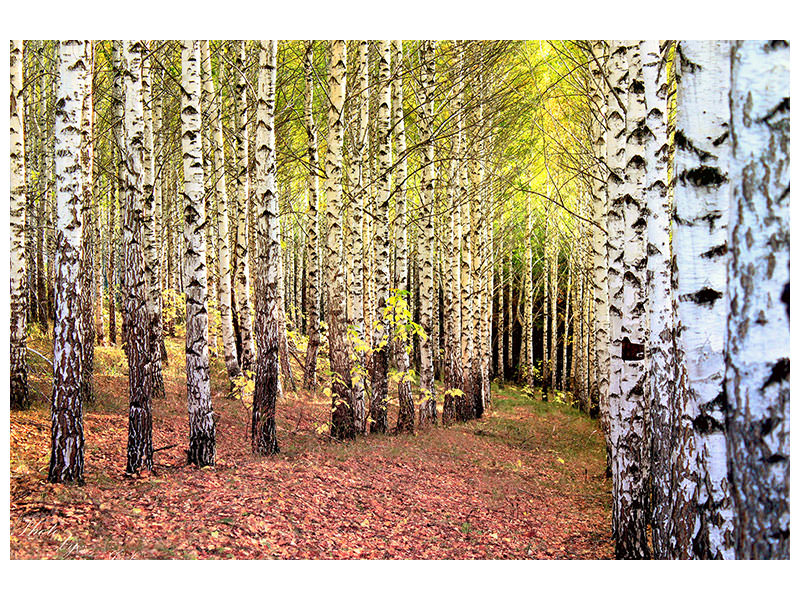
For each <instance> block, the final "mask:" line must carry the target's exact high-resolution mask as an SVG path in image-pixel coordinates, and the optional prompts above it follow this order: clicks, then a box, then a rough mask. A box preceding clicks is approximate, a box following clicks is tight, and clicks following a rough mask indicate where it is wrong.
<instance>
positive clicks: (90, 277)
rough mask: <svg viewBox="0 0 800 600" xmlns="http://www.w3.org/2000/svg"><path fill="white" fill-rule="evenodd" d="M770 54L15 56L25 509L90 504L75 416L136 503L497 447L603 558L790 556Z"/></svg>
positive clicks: (782, 163)
mask: <svg viewBox="0 0 800 600" xmlns="http://www.w3.org/2000/svg"><path fill="white" fill-rule="evenodd" d="M789 54H790V46H789V42H788V41H782V40H771V41H763V40H762V41H758V40H755V41H753V40H750V41H736V40H585V41H581V40H563V41H476V40H436V41H434V40H399V39H398V40H374V41H371V40H351V41H348V40H332V41H325V40H288V41H287V40H256V41H252V40H228V41H216V40H181V41H175V40H125V41H121V40H62V41H53V40H31V41H19V40H12V41H11V43H10V100H11V102H10V170H9V172H10V207H9V217H10V253H9V263H10V312H9V318H10V321H9V325H10V357H9V358H10V398H9V404H10V406H11V408H12V409H13V412H12V417H13V419H18V420H19V419H25V418H27V417H26V416H25V415H35V414H36V413H37V410H38V409H39V408H40V405H42V406H44V407H48V408H49V409H50V415H51V425H50V427H51V430H50V448H49V450H50V463H49V468H48V471H47V476H46V477H47V480H48V481H49V482H52V483H68V482H81V481H83V480H84V479H87V480H89V479H91V478H92V477H96V473H95V472H93V471H91V469H92V468H93V466H91V463H90V461H91V460H93V459H94V458H93V457H95V456H96V454H93V452H95V450H96V448H97V446H95V445H93V444H94V438H92V437H91V436H93V435H97V433H96V431H97V430H98V428H97V427H95V421H94V420H91V421H87V422H88V423H89V426H87V430H86V432H84V423H83V419H84V413H87V414H89V415H92V419H94V418H95V416H96V415H95V412H101V413H103V414H104V415H105V414H106V413H108V414H109V419H108V420H107V421H102V422H103V423H104V425H103V427H106V425H105V423H108V424H107V428H108V429H107V431H108V432H109V435H110V434H111V433H113V434H114V436H116V437H114V439H115V440H121V439H123V438H125V439H126V440H127V441H126V449H125V451H124V452H125V461H124V462H125V474H126V476H127V477H131V478H139V477H141V476H144V477H149V475H148V474H147V472H148V471H151V472H157V471H159V470H161V469H163V466H164V465H170V466H169V468H170V469H171V468H173V466H174V465H173V464H172V463H174V462H175V461H176V460H178V461H180V462H181V463H183V465H184V466H186V468H187V469H190V470H191V471H190V472H191V473H192V474H191V477H190V478H194V477H197V478H203V477H211V475H207V474H210V473H214V474H215V475H214V476H216V473H217V471H215V470H214V469H202V467H215V466H216V468H217V469H220V468H222V467H221V465H226V466H225V468H227V465H230V464H231V463H230V462H229V461H230V460H231V459H230V458H229V455H228V454H227V453H228V450H229V447H228V446H227V444H229V443H230V440H231V439H236V440H238V443H239V444H240V445H241V448H238V449H237V450H236V451H237V452H243V453H245V454H246V455H248V456H249V455H250V453H252V454H253V455H256V456H260V457H264V458H260V459H259V460H258V461H255V462H254V463H253V464H258V465H259V468H268V469H273V468H274V469H276V470H280V469H281V468H282V466H281V465H284V464H285V463H284V462H283V461H285V460H288V459H287V457H290V458H291V460H296V458H297V455H298V454H299V453H302V452H305V450H306V449H307V448H308V447H311V445H315V447H319V448H325V449H326V450H325V451H328V449H339V450H336V451H337V452H338V451H340V452H342V453H343V456H344V455H346V456H347V457H349V456H350V454H349V453H351V452H355V450H356V449H361V448H362V447H363V448H370V449H371V450H372V449H378V450H381V451H382V449H384V448H389V447H390V448H391V449H392V452H396V453H398V455H400V454H403V456H405V453H406V452H407V450H408V449H409V448H412V447H416V445H419V444H423V445H424V444H430V443H439V442H436V440H439V441H440V442H441V443H442V444H444V445H445V446H446V447H447V448H449V449H451V450H452V454H453V456H455V455H456V454H457V453H458V452H460V450H459V449H458V448H457V447H456V446H455V445H453V443H452V440H457V439H462V438H463V436H464V435H469V436H476V437H475V439H472V438H469V439H472V442H473V443H477V444H483V443H484V442H486V443H487V444H490V443H491V440H490V439H489V438H490V437H491V436H493V435H494V433H492V431H494V430H493V429H492V427H493V426H497V424H498V423H502V424H503V427H505V430H504V431H505V433H504V435H506V436H507V438H508V441H510V442H511V444H512V445H513V447H514V451H515V452H519V453H520V456H528V455H531V456H538V457H540V458H541V460H542V461H545V459H546V461H545V462H547V464H546V465H545V463H544V462H543V463H542V467H541V469H540V471H541V473H550V471H551V470H552V469H551V467H552V468H554V469H557V470H559V473H562V474H563V477H564V478H567V479H569V480H570V481H571V482H572V483H574V485H575V487H576V489H578V488H580V489H582V488H581V486H582V485H585V486H587V487H591V486H593V485H594V484H595V483H597V485H599V486H605V487H604V489H605V490H606V491H607V492H608V493H609V500H610V501H609V502H608V503H607V506H605V505H604V506H603V507H601V508H602V510H603V511H606V510H607V513H606V512H603V513H602V514H604V515H608V516H610V518H609V522H610V526H611V527H610V529H611V531H610V535H609V538H608V540H609V541H608V543H607V548H608V556H609V557H610V556H611V555H612V554H613V555H614V556H615V557H616V558H619V559H648V558H656V559H750V558H783V559H785V558H788V557H789V540H790V527H789V521H790V514H789V472H790V469H789V462H790V450H789V446H790V444H789V442H790V427H789V412H790V410H789V405H790V402H789V395H790V394H789V385H790V384H789V382H790V350H789V346H790V334H789V330H790V317H789V304H790V281H789V277H790V275H789V273H790V264H789V249H790V225H789V223H790V217H789V212H790V193H789V185H790V184H789V177H790V176H789V173H790V158H789V153H790V127H789V121H790V112H789V107H790V92H789V80H790V67H789ZM348 59H349V60H348ZM320 155H322V156H320ZM297 377H300V378H302V385H301V386H300V385H298V388H297V389H295V387H294V381H295V378H297ZM184 378H185V379H184ZM176 382H177V383H176ZM184 386H185V387H184ZM183 390H185V392H184V391H183ZM176 402H180V405H181V411H180V418H181V419H183V420H184V422H185V424H186V427H184V428H183V429H181V428H176V427H169V426H167V425H166V423H167V418H166V417H165V416H164V415H165V414H168V415H169V417H170V418H171V417H172V416H174V413H175V410H173V408H174V404H175V403H176ZM545 403H547V404H545ZM123 405H124V406H123ZM125 407H127V419H124V418H122V420H119V419H116V418H110V417H111V413H114V415H115V416H117V417H119V416H120V413H124V412H125ZM215 409H216V411H215ZM114 411H116V412H114ZM238 411H243V413H246V415H247V418H246V419H245V418H244V417H242V418H239V416H241V415H240V413H239V412H238ZM504 411H505V412H504ZM508 411H512V412H513V413H514V414H515V415H517V416H515V419H523V417H522V416H519V415H523V414H525V415H529V417H525V418H530V419H534V420H535V422H537V423H541V422H544V421H545V420H546V419H548V418H553V415H557V414H558V415H561V414H566V415H569V418H570V419H573V420H574V421H575V423H577V424H578V426H579V427H584V426H585V427H586V428H588V429H587V431H590V432H591V436H589V435H588V434H587V436H584V438H581V439H580V440H577V439H576V441H575V443H576V444H578V442H580V443H581V444H584V445H585V446H586V447H589V445H590V444H594V443H598V444H599V445H598V452H597V455H598V456H597V461H598V463H599V465H600V467H598V468H599V469H600V470H602V468H603V466H605V479H604V478H603V477H604V476H603V474H602V473H600V474H599V475H597V476H596V479H597V481H596V482H595V481H594V480H593V481H591V482H589V481H588V477H589V475H588V471H586V473H587V475H586V478H585V480H580V477H579V476H578V475H575V473H578V471H580V468H581V467H582V465H575V464H571V463H570V460H568V458H569V457H567V456H563V457H562V456H560V455H557V454H553V456H550V455H549V454H548V453H547V452H546V451H545V448H546V447H548V446H547V444H549V443H550V441H552V440H557V439H561V440H563V439H566V438H569V436H570V435H572V433H565V432H573V433H574V431H573V429H574V427H573V426H575V423H572V421H570V424H569V425H565V427H566V429H565V430H564V431H560V430H559V429H558V428H556V429H554V430H553V431H552V433H551V435H550V438H548V440H550V441H547V440H545V441H546V442H547V443H545V441H542V440H541V439H540V440H538V441H537V438H535V437H530V438H527V435H523V434H522V431H523V429H515V427H516V426H517V424H518V423H511V422H510V421H506V420H504V417H503V415H504V414H505V413H506V412H508ZM564 411H567V412H564ZM570 411H574V412H570ZM103 418H105V417H103ZM520 422H521V421H520ZM125 423H127V436H125V432H123V431H117V429H119V428H120V427H123V428H124V426H125ZM512 425H513V426H512ZM100 431H101V432H102V433H105V432H106V430H105V429H103V428H100ZM187 435H188V439H183V438H186V436H187ZM176 436H177V437H176ZM180 436H183V437H180ZM390 436H396V437H390ZM515 436H516V437H515ZM84 437H85V438H86V439H84ZM481 437H483V438H484V439H480V438H481ZM590 437H591V440H590V439H589V438H590ZM178 438H180V439H179V440H178V441H176V439H178ZM526 438H527V439H526ZM14 439H16V438H14ZM395 439H397V440H401V441H402V442H398V443H396V444H395V442H394V441H393V440H395ZM570 439H571V438H570ZM187 442H188V444H187ZM120 443H121V442H120ZM84 446H85V447H86V448H87V452H86V459H85V460H86V463H87V465H86V467H85V466H84ZM420 447H422V446H420ZM475 447H476V448H477V446H475ZM581 447H583V446H581ZM174 448H179V450H173V451H172V453H170V452H169V451H170V450H172V449H174ZM603 450H605V452H603ZM122 452H123V451H122V449H121V448H120V454H119V457H118V458H119V459H120V461H119V464H120V470H121V468H122V467H121V464H122ZM161 452H164V454H161ZM420 452H421V453H423V454H425V456H426V458H431V457H433V456H434V455H435V454H436V453H435V452H432V451H431V447H430V446H426V447H425V450H424V452H423V451H422V450H421V451H420ZM466 454H467V455H469V456H475V454H474V452H472V451H470V452H467V453H466ZM236 456H238V455H236ZM162 457H164V459H163V461H162ZM266 457H270V458H266ZM281 457H283V458H281ZM218 458H219V461H218ZM236 460H237V461H238V458H237V459H236ZM399 460H400V458H398V461H399ZM448 460H449V459H448ZM476 460H477V459H476ZM481 460H482V459H481ZM548 461H549V462H548ZM553 461H555V463H553ZM218 463H219V465H220V466H218ZM551 463H553V464H551ZM187 464H188V466H187ZM237 464H238V463H237ZM498 464H499V463H498ZM522 464H523V463H520V464H519V465H518V469H519V471H520V473H521V474H522V475H524V477H523V479H524V478H526V477H528V475H529V473H528V472H527V471H526V470H525V469H524V468H523V466H522ZM236 468H246V467H241V466H237V467H236ZM498 468H499V466H498ZM515 469H517V468H515ZM573 471H574V472H573ZM85 472H86V473H89V474H90V475H89V476H85V474H84V473H85ZM276 472H277V471H276ZM515 472H516V470H515ZM387 473H389V474H390V475H387V477H389V478H390V479H391V478H394V479H397V478H398V476H397V474H396V473H394V472H393V471H391V470H388V471H387ZM443 473H444V471H443ZM26 476H27V475H26ZM31 476H32V475H31ZM182 476H183V475H182ZM15 477H16V475H15ZM394 479H392V480H393V481H394ZM418 479H420V481H421V480H423V479H425V477H420V478H418ZM92 481H93V479H92ZM353 481H354V480H353ZM425 481H426V482H427V483H431V482H433V481H434V478H428V479H426V480H425ZM582 481H583V483H582ZM284 483H286V482H284ZM403 483H404V484H405V483H406V482H405V481H404V482H403ZM416 483H417V482H416V480H415V485H416ZM287 485H288V483H287ZM342 485H345V484H342ZM347 485H348V486H349V485H351V484H350V483H347ZM469 486H470V487H469V488H468V489H469V491H470V493H472V492H474V491H476V490H477V488H475V487H474V485H473V484H472V483H471V482H470V483H469ZM287 489H288V488H287ZM330 489H333V488H332V487H331V488H330ZM337 493H338V492H337ZM298 497H299V496H298ZM475 497H476V498H477V497H478V494H475ZM467 504H469V503H464V506H466V505H467ZM460 508H463V506H461V505H459V509H460ZM598 510H600V509H598ZM524 512H525V511H523V513H524ZM598 514H600V513H598ZM515 518H518V519H520V522H527V520H529V519H530V517H529V516H528V515H522V516H519V517H515ZM359 522H361V521H359ZM463 522H464V523H465V524H464V525H463V526H461V529H462V533H463V536H464V538H465V539H467V538H468V537H469V536H470V535H472V537H473V538H474V539H475V540H478V539H483V538H481V537H480V536H481V535H483V534H474V533H473V534H470V531H472V528H473V526H474V523H473V522H471V521H469V519H468V518H467V519H465V521H463ZM363 527H367V525H364V526H363ZM490 539H494V538H490ZM499 539H502V538H499ZM498 543H500V542H498ZM597 545H598V547H599V545H600V544H599V543H598V544H597ZM612 547H613V550H612ZM536 552H538V550H536V548H535V547H534V546H532V550H531V554H530V556H534V555H535V554H536Z"/></svg>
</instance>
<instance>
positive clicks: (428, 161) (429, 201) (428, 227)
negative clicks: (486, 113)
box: [419, 40, 461, 426]
mask: <svg viewBox="0 0 800 600" xmlns="http://www.w3.org/2000/svg"><path fill="white" fill-rule="evenodd" d="M419 61H420V69H421V70H422V118H421V121H420V143H421V144H422V158H423V163H422V182H421V202H420V204H421V209H422V211H423V215H424V216H423V237H422V240H421V245H422V250H423V251H424V253H425V257H424V258H423V265H422V266H423V273H422V282H421V283H422V286H421V294H420V295H421V300H422V302H421V310H420V313H421V321H422V328H423V329H424V330H425V332H426V335H430V332H431V329H432V327H433V323H432V321H433V314H432V313H433V271H432V268H433V264H432V263H431V257H430V254H431V253H432V251H433V242H434V223H433V215H434V204H433V203H434V198H435V186H436V182H435V170H434V158H435V157H434V142H433V127H434V117H435V112H434V93H435V85H436V79H435V78H436V42H435V41H433V40H424V41H422V43H421V45H420V50H419ZM452 164H453V161H452V160H451V165H452ZM452 176H453V173H452V169H451V178H452ZM453 192H454V190H453V187H452V185H451V186H449V187H448V198H449V205H450V216H449V218H448V225H449V226H448V235H447V241H448V243H447V249H448V252H447V262H448V266H449V268H448V270H447V273H448V275H447V280H448V285H447V292H446V294H447V299H448V303H447V306H446V309H445V310H446V322H447V335H448V338H449V342H448V343H447V344H445V352H446V353H447V357H446V359H445V365H446V367H445V370H446V371H448V372H449V374H448V375H446V377H445V379H446V382H445V387H446V389H447V390H454V389H459V388H460V386H461V373H460V371H461V369H460V368H459V365H460V360H459V354H460V352H459V351H458V340H457V338H456V336H457V332H458V324H457V323H456V319H457V318H458V315H457V314H456V309H457V304H456V299H455V296H456V294H457V288H456V285H457V284H456V278H455V274H454V271H453V270H454V269H456V268H458V266H459V265H458V259H456V258H455V256H456V250H455V248H454V245H455V243H456V242H457V237H456V235H457V234H456V232H455V231H454V228H455V221H454V215H453V212H454V202H455V201H456V197H455V194H454V193H453ZM420 354H421V357H422V358H421V363H422V365H421V367H422V368H421V372H420V375H421V379H420V395H421V396H422V397H421V403H420V407H419V423H420V426H422V425H423V424H427V425H435V424H436V394H435V388H434V385H433V357H432V352H431V347H430V342H429V341H428V340H423V341H422V342H421V345H420ZM452 401H453V399H452V393H451V399H450V402H451V403H452Z"/></svg>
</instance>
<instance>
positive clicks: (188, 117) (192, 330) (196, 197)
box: [181, 40, 216, 467]
mask: <svg viewBox="0 0 800 600" xmlns="http://www.w3.org/2000/svg"><path fill="white" fill-rule="evenodd" d="M200 85H201V84H200V43H199V42H198V41H197V40H182V41H181V87H182V88H183V92H182V94H181V149H182V151H183V182H184V183H183V195H184V210H183V223H184V225H183V226H184V229H183V237H184V241H185V244H186V248H185V252H184V264H185V277H184V279H185V281H184V288H185V290H186V391H187V395H188V406H189V452H188V460H189V464H193V465H197V466H198V467H204V466H207V465H213V464H214V463H215V461H216V443H215V438H216V432H215V424H214V410H213V408H212V406H211V381H210V378H209V364H208V362H209V361H208V279H207V273H206V239H205V231H204V230H205V228H206V206H205V201H204V195H205V193H204V192H205V190H204V181H203V152H202V142H201V139H200V136H201V135H202V132H201V130H202V126H201V113H200V93H201V87H200Z"/></svg>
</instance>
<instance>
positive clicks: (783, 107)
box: [761, 98, 789, 128]
mask: <svg viewBox="0 0 800 600" xmlns="http://www.w3.org/2000/svg"><path fill="white" fill-rule="evenodd" d="M782 113H786V114H787V116H788V114H789V98H784V99H783V100H781V101H780V102H779V103H778V104H777V105H776V106H775V108H773V109H772V110H771V111H769V112H768V113H767V114H766V115H765V116H764V117H763V118H762V119H761V122H762V123H766V124H767V126H768V127H770V128H774V127H775V126H776V125H781V124H782V123H783V118H777V119H775V121H772V120H771V119H772V118H773V117H775V116H776V115H782ZM787 125H788V123H787Z"/></svg>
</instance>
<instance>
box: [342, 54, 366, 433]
mask: <svg viewBox="0 0 800 600" xmlns="http://www.w3.org/2000/svg"><path fill="white" fill-rule="evenodd" d="M357 45H358V58H357V59H356V60H357V69H356V81H357V84H356V85H357V86H358V88H357V90H358V96H357V107H356V110H357V112H356V113H355V118H356V120H357V127H356V132H355V136H354V142H353V149H352V154H353V156H352V159H351V164H350V193H351V202H350V209H349V211H348V216H349V231H350V238H351V243H350V244H349V251H350V253H349V256H348V261H349V263H350V269H349V271H350V276H351V277H352V282H351V286H350V289H349V294H348V298H349V300H350V302H349V303H348V308H349V310H350V313H349V314H348V315H347V321H348V324H349V326H350V327H351V328H352V335H353V336H354V337H355V340H354V355H355V356H356V357H357V359H356V360H357V363H358V365H359V366H358V369H359V371H360V372H359V373H358V374H356V376H355V377H353V381H352V385H353V387H352V396H353V418H354V421H355V428H356V432H357V433H361V434H364V433H366V432H367V410H366V406H365V400H364V376H365V375H366V366H365V363H366V356H365V352H364V350H363V348H365V347H366V332H365V327H364V239H365V238H364V231H363V230H364V202H365V197H366V195H367V188H366V185H367V182H366V177H365V172H366V169H365V161H364V158H365V151H366V145H367V134H368V126H369V43H368V42H367V41H366V40H362V41H359V42H357Z"/></svg>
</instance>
